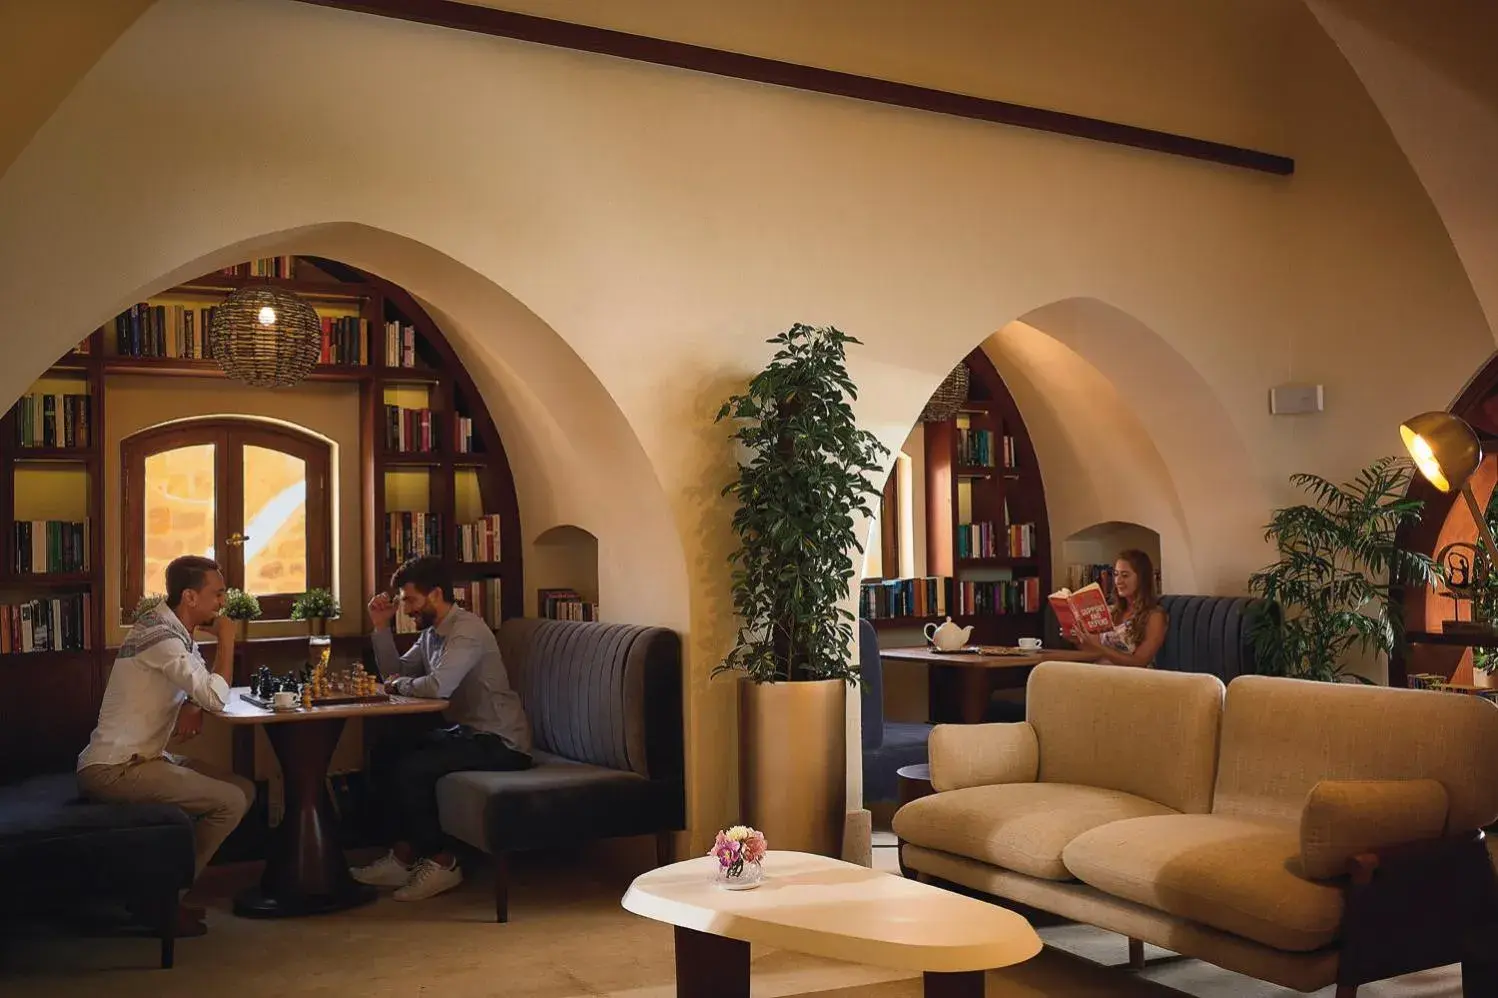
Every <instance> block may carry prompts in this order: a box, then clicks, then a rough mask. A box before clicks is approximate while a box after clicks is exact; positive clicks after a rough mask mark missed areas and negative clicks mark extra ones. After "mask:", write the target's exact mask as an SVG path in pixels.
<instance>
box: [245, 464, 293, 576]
mask: <svg viewBox="0 0 1498 998" xmlns="http://www.w3.org/2000/svg"><path fill="white" fill-rule="evenodd" d="M244 533H245V542H244V588H245V591H246V592H249V593H253V594H255V595H256V596H263V595H267V594H271V593H300V592H303V591H305V590H306V588H307V462H306V461H304V460H302V459H301V458H299V457H296V456H294V455H291V454H287V453H284V452H282V451H278V450H272V449H271V448H269V447H256V446H255V445H253V444H246V445H245V447H244Z"/></svg>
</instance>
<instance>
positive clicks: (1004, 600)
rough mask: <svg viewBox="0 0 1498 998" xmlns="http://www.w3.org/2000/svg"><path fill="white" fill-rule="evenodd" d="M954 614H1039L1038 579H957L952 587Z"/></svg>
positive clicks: (985, 615) (978, 615) (982, 615)
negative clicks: (983, 580)
mask: <svg viewBox="0 0 1498 998" xmlns="http://www.w3.org/2000/svg"><path fill="white" fill-rule="evenodd" d="M951 602H952V605H953V606H954V607H955V610H954V611H953V612H954V613H957V614H962V615H963V616H973V617H988V616H995V615H999V614H1012V613H1039V612H1040V607H1041V596H1040V579H1038V578H1036V577H1035V576H1033V575H1032V576H1030V577H1028V578H1019V579H995V580H993V581H991V582H968V581H958V582H956V583H955V584H954V585H953V587H952V601H951Z"/></svg>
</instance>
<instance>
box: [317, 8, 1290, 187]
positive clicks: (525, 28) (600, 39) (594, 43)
mask: <svg viewBox="0 0 1498 998" xmlns="http://www.w3.org/2000/svg"><path fill="white" fill-rule="evenodd" d="M300 2H301V3H310V4H315V5H316V6H319V7H336V8H339V9H341V10H350V11H357V12H359V13H363V14H377V15H379V16H381V17H391V18H397V19H399V20H403V21H414V22H417V23H419V24H431V25H437V26H439V27H444V28H455V29H458V30H460V31H472V32H476V33H478V34H484V35H495V36H498V37H501V38H513V39H517V40H519V41H525V42H533V43H535V44H538V45H551V46H555V47H558V48H565V49H572V50H574V51H577V52H593V53H596V54H599V55H608V56H614V57H617V58H620V59H632V60H634V61H636V62H645V63H650V64H652V65H656V66H671V67H674V68H676V69H687V70H693V71H695V72H699V73H711V74H713V75H715V76H727V77H732V78H734V79H739V80H748V81H751V82H754V83H768V84H771V85H773V86H780V87H790V88H793V89H796V90H806V91H810V92H812V93H820V94H831V95H834V96H838V97H851V98H853V99H855V100H863V101H872V102H874V103H878V104H890V105H893V106H895V107H905V108H911V109H913V110H917V111H929V112H932V113H935V114H946V115H952V116H954V117H958V118H970V119H972V120H974V121H987V122H992V123H994V124H999V125H1013V126H1015V127H1018V128H1029V129H1034V130H1036V131H1042V132H1052V133H1055V134H1058V135H1070V136H1073V137H1076V138H1082V139H1091V140H1093V141H1096V142H1108V143H1112V144H1113V145H1121V146H1129V147H1132V148H1135V149H1148V150H1151V151H1153V152H1162V153H1168V154H1170V155H1173V156H1185V157H1188V158H1190V159H1199V160H1206V161H1207V162H1210V163H1220V164H1223V165H1225V166H1234V167H1239V168H1242V169H1245V170H1258V171H1260V172H1263V173H1273V174H1278V175H1280V176H1287V175H1289V174H1291V173H1293V172H1295V161H1294V160H1293V159H1290V158H1289V157H1287V156H1277V155H1275V154H1273V153H1267V152H1260V151H1258V150H1255V149H1245V148H1242V147H1240V146H1233V145H1226V144H1224V143H1221V142H1210V141H1208V140H1206V139H1196V138H1191V137H1190V136H1186V135H1176V134H1173V133H1171V132H1161V131H1156V130H1155V129H1153V128H1140V127H1137V126H1135V125H1124V124H1119V123H1118V122H1115V121H1103V120H1102V119H1099V118H1088V117H1085V116H1083V115H1079V114H1067V113H1065V112H1064V111H1050V110H1046V109H1045V108H1038V107H1029V106H1026V105H1024V104H1011V103H1009V102H1007V101H998V100H989V99H987V98H984V97H973V96H971V95H968V94H958V93H952V92H951V91H947V90H934V89H932V88H930V87H917V86H912V85H911V84H908V83H895V82H893V81H890V80H880V79H875V78H874V77H870V76H858V75H856V74H853V73H840V72H836V71H835V70H830V69H820V68H818V67H816V66H803V65H800V64H798V63H792V62H781V61H779V60H777V59H764V58H761V57H759V56H753V55H744V54H742V53H739V52H728V51H725V50H723V49H715V48H707V47H705V46H701V45H688V44H686V43H684V42H673V41H667V40H666V39H663V38H651V37H648V36H646V35H636V34H631V33H629V32H625V31H613V30H610V29H608V28H596V27H592V26H590V25H586V24H575V23H573V22H571V21H556V20H552V19H550V18H545V17H536V16H534V15H531V14H517V13H514V12H512V11H507V10H495V9H494V8H492V7H479V6H475V5H474V4H469V3H461V2H458V0H300Z"/></svg>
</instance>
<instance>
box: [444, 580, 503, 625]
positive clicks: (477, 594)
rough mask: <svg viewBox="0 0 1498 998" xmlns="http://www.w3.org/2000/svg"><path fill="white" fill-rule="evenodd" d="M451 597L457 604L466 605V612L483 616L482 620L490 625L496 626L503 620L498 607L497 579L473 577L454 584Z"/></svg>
mask: <svg viewBox="0 0 1498 998" xmlns="http://www.w3.org/2000/svg"><path fill="white" fill-rule="evenodd" d="M453 599H455V600H457V602H458V605H460V606H463V607H466V608H467V609H468V612H470V613H475V614H478V615H479V616H480V617H482V618H484V622H485V623H487V624H488V625H489V626H490V627H498V626H499V625H500V622H501V621H502V620H504V613H503V612H502V611H501V610H500V607H499V580H498V579H474V580H473V581H471V582H464V583H461V584H455V585H454V586H453Z"/></svg>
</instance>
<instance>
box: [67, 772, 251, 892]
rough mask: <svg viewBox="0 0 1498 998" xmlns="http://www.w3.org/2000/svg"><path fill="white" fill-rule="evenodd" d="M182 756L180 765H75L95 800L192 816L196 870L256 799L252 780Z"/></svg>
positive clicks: (84, 787)
mask: <svg viewBox="0 0 1498 998" xmlns="http://www.w3.org/2000/svg"><path fill="white" fill-rule="evenodd" d="M185 762H186V765H183V766H178V765H177V764H175V763H173V762H169V761H168V760H166V759H145V760H137V761H134V762H122V763H117V764H113V765H107V766H85V767H84V768H83V769H80V770H79V771H78V787H79V789H80V790H82V791H83V793H84V794H85V795H86V796H88V797H91V798H93V799H94V800H100V801H117V802H120V803H126V804H146V803H151V804H176V805H177V806H178V807H180V808H182V810H184V811H186V812H187V814H188V816H189V817H191V818H192V819H193V851H194V853H195V854H196V857H197V873H202V872H203V867H205V866H207V865H208V861H209V860H210V859H212V858H213V854H214V853H215V852H217V851H218V847H219V846H220V845H222V844H223V842H224V839H226V838H228V837H229V833H230V832H232V831H234V828H235V826H237V825H238V824H239V822H240V819H241V818H243V817H244V816H245V812H246V811H248V810H249V809H250V805H251V804H253V803H254V802H255V784H253V783H251V782H250V781H249V780H247V779H245V778H244V777H242V776H236V775H234V774H233V773H224V772H220V771H218V770H215V769H213V768H212V767H208V766H204V765H203V764H202V763H200V762H198V761H197V760H196V759H188V760H185Z"/></svg>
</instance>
